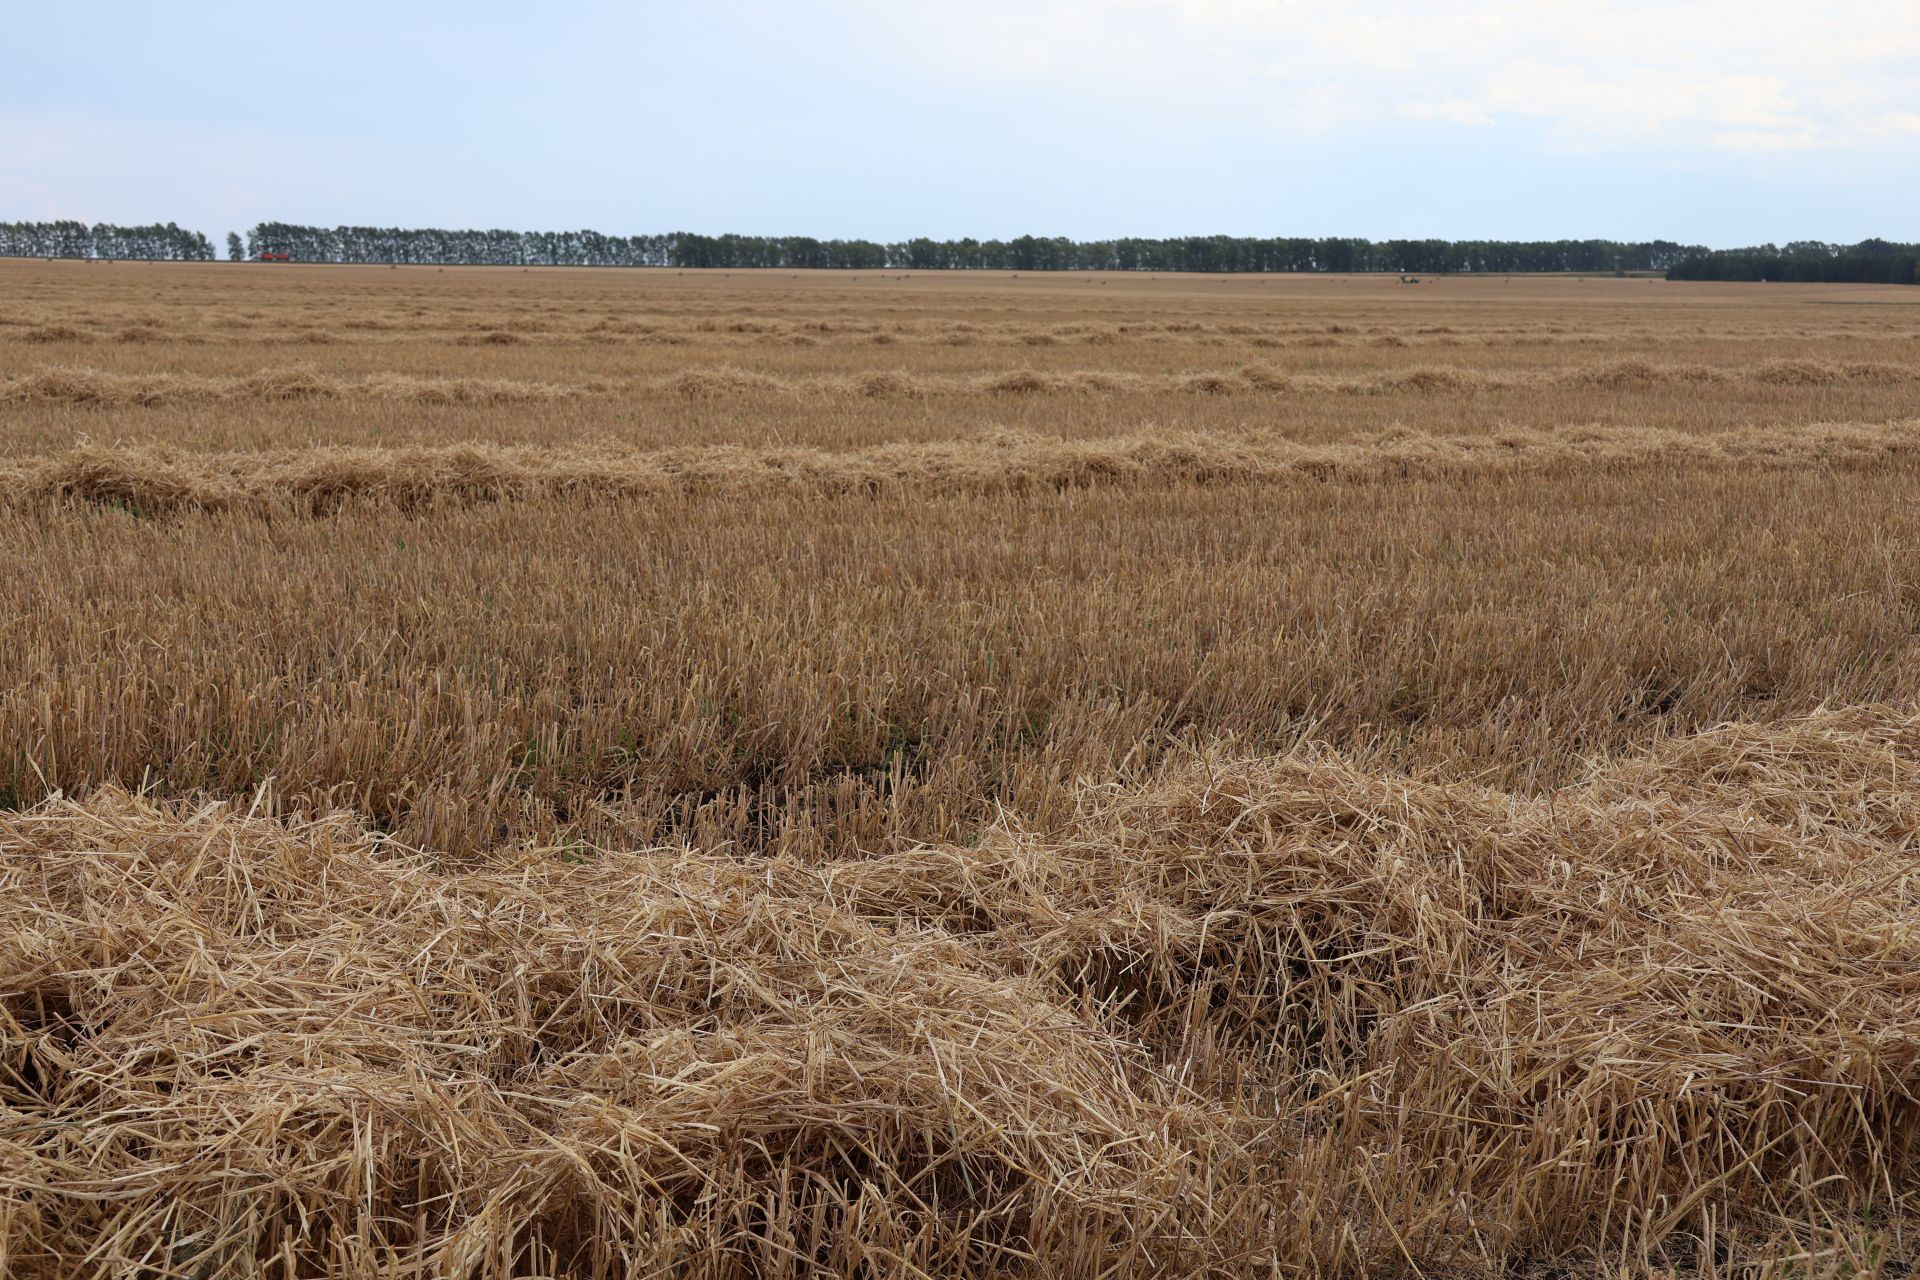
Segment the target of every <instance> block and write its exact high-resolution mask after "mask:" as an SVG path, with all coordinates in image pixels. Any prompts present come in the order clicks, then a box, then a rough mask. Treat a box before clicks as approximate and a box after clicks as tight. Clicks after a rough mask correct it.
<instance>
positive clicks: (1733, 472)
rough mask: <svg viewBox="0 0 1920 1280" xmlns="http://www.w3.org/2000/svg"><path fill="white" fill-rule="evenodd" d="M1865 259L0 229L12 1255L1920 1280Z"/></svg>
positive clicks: (633, 1270)
mask: <svg viewBox="0 0 1920 1280" xmlns="http://www.w3.org/2000/svg"><path fill="white" fill-rule="evenodd" d="M1906 297H1907V294H1905V293H1902V292H1901V291H1898V290H1881V289H1874V288H1865V287H1852V286H1804V287H1768V288H1767V289H1765V290H1760V289H1756V288H1749V287H1742V286H1717V285H1680V284H1673V285H1669V284H1666V283H1665V282H1655V281H1641V280H1600V279H1593V280H1586V281H1577V280H1530V279H1520V278H1516V279H1513V280H1507V279H1504V278H1502V279H1486V280H1460V279H1445V280H1441V281H1438V282H1433V283H1430V284H1426V285H1422V286H1420V287H1418V288H1411V287H1407V286H1402V285H1400V284H1398V283H1397V282H1396V281H1394V280H1392V279H1391V278H1388V279H1384V280H1373V279H1354V280H1341V279H1326V278H1309V279H1263V278H1257V277H1249V278H1231V279H1226V280H1216V279H1195V278H1177V277H1160V278H1158V279H1137V278H1126V277H1095V278H1087V277H1077V276H1075V277H1054V278H1051V279H1048V278H1040V279H1035V278H1032V277H1023V278H1020V279H1017V280H1009V279H1001V278H986V277H980V276H968V275H948V276H936V277H927V276H925V275H915V276H913V277H912V278H911V279H891V278H890V279H885V280H882V279H879V278H877V277H865V278H861V279H858V280H856V279H853V278H851V277H848V276H839V275H834V274H830V273H800V274H799V275H797V276H796V275H793V274H791V273H748V272H736V273H732V274H731V275H720V274H713V273H705V274H703V273H685V274H676V273H673V272H641V271H627V272H621V271H589V270H548V271H529V272H519V271H485V270H446V271H436V270H431V269H426V270H418V269H415V270H409V269H399V270H388V269H386V268H377V269H376V268H318V267H300V266H294V267H287V268H278V267H262V266H251V265H242V266H224V265H222V266H204V267H187V266H174V267H167V266H138V265H130V264H121V265H119V266H116V267H115V269H114V270H113V271H112V272H107V271H104V270H89V269H87V268H86V267H83V266H80V265H77V264H65V265H60V264H53V265H49V264H41V263H31V264H28V263H13V262H0V545H3V546H5V547H6V548H7V549H8V555H7V557H6V559H5V561H4V563H0V921H3V923H0V1273H4V1274H7V1275H19V1276H28V1277H39V1276H47V1277H52V1276H103V1277H104V1276H114V1277H118V1276H143V1277H145V1276H153V1277H174V1276H178V1277H201V1278H203V1280H210V1278H211V1277H216V1276H218V1277H226V1276H235V1277H241V1276H246V1277H251V1276H263V1277H264V1276H276V1277H277V1276H314V1277H361V1276H366V1277H373V1276H390V1275H419V1276H462V1277H474V1278H475V1280H479V1278H481V1277H487V1278H492V1277H503V1278H504V1277H518V1276H604V1277H612V1276H624V1275H636V1274H645V1275H652V1274H671V1275H688V1276H709V1277H716V1278H717V1277H735V1276H739V1277H748V1276H756V1277H757V1276H803V1275H816V1274H826V1275H833V1276H843V1277H855V1276H859V1277H878V1276H896V1275H898V1276H908V1275H932V1276H958V1275H967V1276H988V1275H994V1276H1002V1275H1004V1276H1034V1277H1038V1276H1056V1275H1066V1276H1084V1277H1095V1276H1099V1277H1119V1276H1163V1275H1176V1276H1200V1275H1219V1276H1240V1275H1262V1276H1279V1275H1286V1276H1296V1275H1299V1276H1327V1277H1346V1276H1355V1277H1358V1276H1385V1275H1402V1274H1406V1275H1411V1274H1421V1275H1429V1276H1448V1277H1454V1276H1489V1277H1496V1276H1498V1277H1504V1276H1513V1277H1516V1278H1519V1277H1527V1278H1529V1280H1532V1278H1534V1277H1543V1276H1546V1275H1549V1274H1563V1275H1564V1274H1599V1273H1602V1272H1604V1273H1606V1274H1608V1275H1610V1276H1621V1275H1626V1276H1645V1277H1652V1276H1670V1275H1676V1274H1677V1275H1687V1276H1693V1275H1699V1276H1709V1275H1711V1276H1734V1275H1740V1276H1777V1277H1782V1278H1783V1280H1784V1278H1785V1277H1788V1276H1792V1277H1796V1278H1804V1277H1842V1276H1845V1277H1856V1276H1889V1277H1892V1276H1899V1275H1905V1274H1907V1273H1908V1270H1909V1268H1910V1267H1911V1266H1912V1265H1914V1264H1916V1263H1920V1238H1917V1237H1916V1236H1915V1235H1914V1231H1915V1229H1916V1220H1915V1218H1914V1217H1913V1210H1914V1198H1915V1181H1914V1179H1915V1175H1916V1172H1920V1169H1917V1168H1916V1162H1917V1161H1920V1156H1916V1151H1915V1145H1914V1141H1913V1135H1915V1134H1916V1133H1920V1128H1917V1127H1916V1122H1920V1116H1916V1114H1915V1105H1916V1104H1915V1098H1916V1097H1920V1015H1917V1013H1916V1011H1920V991H1917V990H1916V989H1915V984H1916V982H1917V981H1920V923H1917V922H1920V915H1917V914H1916V911H1917V910H1920V900H1917V899H1916V894H1920V880H1917V879H1916V873H1915V872H1914V870H1913V867H1912V864H1913V861H1914V854H1915V852H1916V850H1917V849H1920V786H1916V780H1920V504H1916V503H1914V502H1913V500H1912V494H1913V493H1914V492H1916V491H1920V417H1917V416H1916V414H1917V413H1920V409H1916V404H1920V401H1916V398H1915V397H1916V392H1920V307H1910V306H1903V305H1884V306H1854V305H1849V304H1851V303H1857V302H1863V301H1874V302H1883V301H1899V300H1902V299H1905V298H1906Z"/></svg>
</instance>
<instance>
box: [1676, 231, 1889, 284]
mask: <svg viewBox="0 0 1920 1280" xmlns="http://www.w3.org/2000/svg"><path fill="white" fill-rule="evenodd" d="M1667 278H1668V279H1670V280H1782V281H1790V282H1806V281H1843V282H1849V283H1854V284H1920V245H1915V244H1894V243H1892V242H1891V241H1887V240H1862V241H1861V242H1860V243H1859V244H1852V245H1843V244H1823V243H1821V242H1820V241H1818V240H1796V241H1794V242H1793V243H1791V244H1788V245H1786V246H1785V247H1781V246H1777V245H1771V244H1763V245H1756V246H1754V247H1752V248H1748V249H1712V250H1705V249H1703V250H1701V251H1699V252H1697V253H1694V254H1690V255H1689V256H1688V257H1686V258H1683V259H1682V260H1681V261H1679V262H1677V263H1675V264H1674V265H1673V268H1672V269H1671V270H1670V271H1668V272H1667Z"/></svg>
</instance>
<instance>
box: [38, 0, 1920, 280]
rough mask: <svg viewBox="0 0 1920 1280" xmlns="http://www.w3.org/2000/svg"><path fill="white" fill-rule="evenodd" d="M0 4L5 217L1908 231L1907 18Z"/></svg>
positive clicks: (994, 4)
mask: <svg viewBox="0 0 1920 1280" xmlns="http://www.w3.org/2000/svg"><path fill="white" fill-rule="evenodd" d="M12 8H13V12H12V13H10V14H9V16H8V17H7V19H6V21H5V24H4V27H5V30H6V44H7V56H6V66H7V70H6V73H5V74H4V75H0V219H18V218H35V219H38V218H50V217H74V218H80V219H84V220H87V221H116V222H134V221H147V220H153V219H159V220H163V221H164V220H166V219H176V220H178V221H180V222H181V223H182V224H184V225H189V226H193V227H196V228H198V229H200V230H203V231H206V232H207V233H208V234H210V235H212V236H214V237H215V239H216V240H218V239H219V238H220V237H221V236H222V235H223V234H224V233H225V232H226V231H228V230H238V229H244V228H245V227H247V226H250V225H251V224H253V223H254V222H257V221H259V220H261V219H268V218H272V219H280V220H284V221H291V222H314V223H322V224H328V225H332V224H336V223H373V224H379V225H401V226H475V227H510V228H514V229H521V230H532V229H560V228H579V227H592V228H595V229H597V230H601V231H607V232H612V233H618V234H628V233H634V232H643V231H667V230H681V229H684V230H693V231H705V232H720V231H743V232H756V233H793V234H808V235H818V236H864V237H871V238H875V239H892V238H901V237H906V236H911V235H918V234H926V235H933V236H959V235H975V236H981V237H989V236H1009V235H1018V234H1021V233H1023V232H1032V233H1035V234H1054V235H1069V236H1074V237H1076V238H1094V237H1102V236H1109V235H1178V234H1200V233H1215V232H1224V233H1230V234H1246V235H1254V234H1260V235H1329V234H1343V235H1363V236H1369V237H1374V238H1387V237H1392V236H1403V235H1434V236H1445V237H1450V238H1472V237H1498V238H1504V237H1523V238H1555V237H1560V236H1610V237H1619V238H1623V239H1640V238H1651V237H1656V236H1659V237H1668V238H1673V239H1679V240H1686V241H1699V242H1705V243H1709V244H1717V245H1731V244H1744V243H1750V242H1754V241H1759V240H1780V241H1785V240H1789V239H1800V238H1809V239H1828V240H1848V241H1851V240H1856V239H1860V238H1862V237H1865V236H1869V235H1881V236H1885V237H1888V238H1890V239H1904V240H1915V239H1920V75H1917V74H1916V71H1915V68H1917V67H1920V0H1823V3H1821V4H1819V5H1811V6H1810V5H1806V4H1804V3H1801V2H1800V0H1744V2H1735V0H1452V2H1450V3H1426V2H1424V0H1354V2H1352V3H1340V2H1339V0H1331V2H1329V0H1317V2H1310V0H1078V2H1075V0H974V2H973V3H965V2H964V0H950V2H947V3H919V2H918V0H791V2H790V3H778V4H776V3H767V2H755V0H706V2H705V3H700V4H691V3H686V4H682V3H636V4H626V5H620V4H603V3H590V2H586V0H560V2H552V0H550V2H549V3H545V4H537V5H535V4H513V5H508V4H501V3H493V2H491V0H465V2H463V3H457V4H456V3H440V2H438V0H435V2H431V3H405V2H403V0H389V2H388V3H382V4H373V3H366V2H364V0H334V2H332V3H328V4H324V5H317V6H291V5H289V6H277V5H275V6H269V5H260V4H257V3H248V4H239V3H231V4H229V3H197V4H196V3H187V4H176V5H164V6H163V5H153V4H151V3H124V2H122V0H96V3H93V4H90V5H88V6H86V7H85V8H84V9H75V8H73V7H71V6H66V5H53V4H25V3H21V4H16V5H14V6H12Z"/></svg>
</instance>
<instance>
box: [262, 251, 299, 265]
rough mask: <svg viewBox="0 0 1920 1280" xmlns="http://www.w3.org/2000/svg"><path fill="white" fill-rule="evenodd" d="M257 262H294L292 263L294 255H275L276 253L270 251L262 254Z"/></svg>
mask: <svg viewBox="0 0 1920 1280" xmlns="http://www.w3.org/2000/svg"><path fill="white" fill-rule="evenodd" d="M257 261H260V262H292V261H293V255H292V254H290V253H275V252H273V251H272V250H271V249H268V250H265V251H263V252H262V253H260V255H259V256H258V258H257Z"/></svg>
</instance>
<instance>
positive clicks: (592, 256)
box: [247, 222, 1704, 274]
mask: <svg viewBox="0 0 1920 1280" xmlns="http://www.w3.org/2000/svg"><path fill="white" fill-rule="evenodd" d="M247 248H248V253H249V256H257V255H259V254H260V253H263V252H270V253H286V254H290V255H291V256H292V257H293V258H295V259H296V260H299V261H303V262H397V263H427V264H434V265H439V266H455V265H486V266H543V267H551V266H559V267H568V266H581V267H729V268H740V269H748V268H753V267H770V268H808V267H826V268H837V269H841V270H849V269H851V270H876V271H877V270H911V271H939V270H950V269H958V268H973V269H980V270H992V271H1202V272H1270V273H1279V272H1303V271H1304V272H1312V271H1391V272H1426V273H1430V274H1438V273H1443V272H1468V271H1472V272H1506V271H1589V272H1610V271H1616V270H1624V271H1662V270H1665V269H1666V268H1667V267H1669V266H1671V265H1672V264H1673V263H1675V262H1678V261H1680V260H1681V259H1682V258H1684V257H1686V256H1688V255H1690V254H1696V253H1701V252H1704V250H1701V249H1699V248H1697V247H1693V246H1686V245H1681V244H1676V243H1674V242H1672V241H1666V240H1656V241H1650V242H1646V243H1634V244H1628V243H1621V242H1619V241H1613V240H1543V241H1510V240H1381V241H1371V240H1361V239H1354V238H1348V237H1332V238H1324V237H1323V238H1311V237H1270V238H1269V237H1245V236H1182V237H1174V238H1170V239H1142V238H1125V239H1118V240H1078V241H1076V240H1068V239H1065V238H1063V237H1048V236H1019V237H1017V238H1015V239H1011V240H974V239H962V240H932V239H928V238H926V237H919V238H916V239H912V240H902V241H895V242H888V243H881V242H878V241H873V240H819V239H815V238H813V237H811V236H745V235H718V236H709V235H698V234H695V233H693V232H686V231H676V232H670V233H667V234H664V235H637V236H610V235H605V234H602V233H601V232H598V231H501V230H493V231H448V230H440V229H433V228H426V229H403V228H398V227H308V226H296V225H293V224H290V223H284V222H264V223H261V224H260V225H258V226H256V227H254V228H253V230H252V231H251V232H250V233H249V234H248V237H247Z"/></svg>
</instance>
